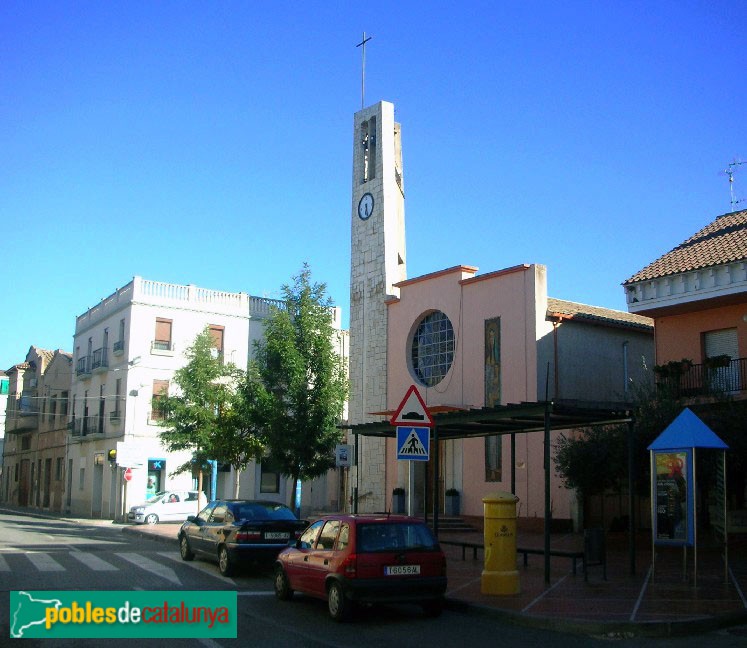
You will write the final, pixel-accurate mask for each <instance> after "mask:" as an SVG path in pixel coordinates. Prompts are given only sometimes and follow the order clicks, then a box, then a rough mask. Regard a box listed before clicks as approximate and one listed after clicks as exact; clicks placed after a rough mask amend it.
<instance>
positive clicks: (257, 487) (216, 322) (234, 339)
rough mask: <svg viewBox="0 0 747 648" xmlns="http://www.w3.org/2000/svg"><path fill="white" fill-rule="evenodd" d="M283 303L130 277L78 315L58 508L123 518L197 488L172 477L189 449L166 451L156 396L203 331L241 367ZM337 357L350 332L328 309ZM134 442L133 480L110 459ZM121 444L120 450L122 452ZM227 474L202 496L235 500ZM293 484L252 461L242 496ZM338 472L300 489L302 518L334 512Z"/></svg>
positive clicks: (282, 498) (286, 495)
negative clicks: (165, 495)
mask: <svg viewBox="0 0 747 648" xmlns="http://www.w3.org/2000/svg"><path fill="white" fill-rule="evenodd" d="M273 307H280V308H282V307H283V302H281V301H278V300H272V299H265V298H260V297H250V296H249V295H247V294H246V293H229V292H222V291H217V290H208V289H204V288H198V287H196V286H193V285H189V286H184V285H176V284H168V283H162V282H157V281H149V280H146V279H143V278H141V277H135V278H134V279H133V280H132V281H131V282H130V283H129V284H127V285H126V286H124V287H123V288H121V289H119V290H117V291H116V292H114V293H113V294H112V295H110V296H109V297H107V298H105V299H103V300H102V301H101V302H100V303H99V304H98V305H96V306H95V307H93V308H91V309H89V310H88V311H86V312H85V313H84V314H83V315H81V316H80V317H78V318H77V321H76V327H75V344H74V346H75V350H74V376H73V384H72V388H71V402H70V409H69V417H70V423H69V428H70V432H69V434H68V452H67V465H66V468H67V470H66V489H65V493H66V506H65V510H67V511H69V512H70V513H72V514H75V515H80V516H86V517H87V516H91V517H103V518H112V519H120V518H121V517H122V515H123V514H124V513H125V512H126V511H127V510H128V509H129V507H130V506H132V505H135V504H139V503H141V502H143V501H144V500H145V499H146V498H147V497H148V496H149V495H150V494H152V493H153V492H156V491H158V490H163V489H165V488H174V489H194V488H196V486H197V476H196V475H193V474H189V473H181V474H178V475H175V474H173V471H174V469H176V468H177V467H178V466H180V465H182V464H183V463H185V462H186V461H188V460H189V459H190V454H189V452H177V453H169V452H166V450H165V449H164V447H163V446H162V445H161V443H160V438H159V434H160V432H161V431H162V430H163V428H162V426H160V425H159V421H158V414H157V408H156V411H155V412H154V408H153V401H154V399H157V398H158V396H159V395H160V394H162V393H163V392H164V390H168V389H169V384H170V382H171V381H172V379H173V375H174V372H175V371H176V370H177V369H179V368H180V367H182V366H184V364H186V359H185V356H184V352H185V351H186V349H187V348H188V347H190V346H191V345H192V344H193V342H194V340H195V338H196V336H197V335H198V334H199V333H200V332H201V331H202V330H204V329H205V327H206V326H207V327H209V328H210V330H211V332H212V334H213V338H214V340H215V346H216V348H217V349H218V351H219V352H220V353H221V354H222V356H223V358H224V359H225V361H226V362H232V363H233V364H235V365H236V366H237V367H239V368H241V369H244V368H246V365H247V360H248V358H249V356H250V355H251V353H252V352H253V347H254V342H255V341H257V340H259V339H260V338H261V337H262V335H263V329H264V325H263V320H265V319H266V318H267V317H268V316H269V315H270V314H271V312H272V309H273ZM333 326H334V328H335V329H336V330H337V331H339V335H338V340H337V344H338V349H339V353H340V354H341V355H342V356H343V357H344V358H345V361H346V362H347V357H348V335H347V331H343V330H341V311H340V309H339V308H335V309H334V310H333ZM118 442H119V443H125V444H126V445H127V447H129V448H134V450H135V461H134V462H133V463H138V464H140V465H139V466H137V467H134V468H133V469H132V470H131V480H130V481H128V482H126V481H125V480H124V479H123V472H124V468H123V467H122V466H118V465H117V464H116V463H114V462H110V461H109V451H110V450H115V449H117V447H118V446H117V443H118ZM121 447H122V446H120V449H121ZM233 485H234V477H233V474H232V469H231V468H230V467H229V466H219V470H218V474H217V479H216V480H215V484H214V486H213V484H212V483H211V480H210V479H209V476H208V477H206V481H205V483H204V484H203V489H204V490H205V492H206V494H207V495H208V497H215V498H218V497H233V488H234V486H233ZM289 488H290V483H289V481H288V480H286V479H283V478H282V476H281V475H280V473H279V472H278V471H277V470H275V469H274V468H273V467H272V466H270V465H264V464H258V465H254V464H252V465H250V466H249V467H248V468H247V469H246V470H245V471H244V472H243V473H242V475H241V480H240V485H239V497H245V498H263V499H270V500H274V501H279V502H284V503H287V502H288V501H289V499H290V492H289V491H288V489H289ZM342 492H344V485H343V483H342V477H341V475H339V474H338V471H336V470H333V471H330V473H329V474H328V475H327V476H326V477H323V478H320V479H317V480H315V481H314V482H313V483H309V484H304V485H303V493H302V502H303V508H302V514H308V512H310V511H311V510H330V509H332V510H337V507H338V506H339V502H340V497H341V495H340V493H342Z"/></svg>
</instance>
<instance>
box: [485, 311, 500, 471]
mask: <svg viewBox="0 0 747 648" xmlns="http://www.w3.org/2000/svg"><path fill="white" fill-rule="evenodd" d="M500 404H501V318H500V317H494V318H492V319H489V320H485V406H486V407H495V406H497V405H500ZM500 480H501V437H500V436H498V435H496V436H491V437H485V481H500Z"/></svg>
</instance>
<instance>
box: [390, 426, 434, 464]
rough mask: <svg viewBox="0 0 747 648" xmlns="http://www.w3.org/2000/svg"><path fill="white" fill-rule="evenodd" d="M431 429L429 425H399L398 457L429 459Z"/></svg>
mask: <svg viewBox="0 0 747 648" xmlns="http://www.w3.org/2000/svg"><path fill="white" fill-rule="evenodd" d="M430 447H431V429H430V428H427V427H409V426H408V427H406V426H399V427H397V459H399V460H404V461H428V458H429V455H430Z"/></svg>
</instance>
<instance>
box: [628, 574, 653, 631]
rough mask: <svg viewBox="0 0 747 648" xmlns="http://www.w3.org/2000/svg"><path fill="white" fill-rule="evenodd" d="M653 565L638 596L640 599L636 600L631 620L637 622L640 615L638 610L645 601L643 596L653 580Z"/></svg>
mask: <svg viewBox="0 0 747 648" xmlns="http://www.w3.org/2000/svg"><path fill="white" fill-rule="evenodd" d="M653 567H654V566H653V565H651V566H650V567H649V568H648V571H647V572H646V578H645V579H644V581H643V585H641V591H640V592H639V594H638V598H637V599H636V602H635V605H634V606H633V611H632V612H631V614H630V620H631V621H635V617H636V615H637V614H638V608H640V607H641V602H642V601H643V595H644V594H645V593H646V588H647V587H648V581H649V579H650V578H651V571H652V569H653Z"/></svg>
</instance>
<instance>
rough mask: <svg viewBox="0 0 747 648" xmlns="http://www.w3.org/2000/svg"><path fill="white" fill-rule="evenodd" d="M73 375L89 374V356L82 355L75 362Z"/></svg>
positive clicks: (83, 375)
mask: <svg viewBox="0 0 747 648" xmlns="http://www.w3.org/2000/svg"><path fill="white" fill-rule="evenodd" d="M75 375H76V376H77V377H78V378H89V377H90V376H91V356H83V357H82V358H79V359H78V362H77V363H76V364H75Z"/></svg>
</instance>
